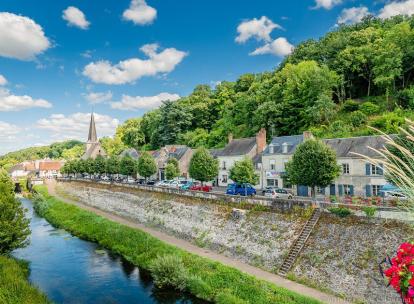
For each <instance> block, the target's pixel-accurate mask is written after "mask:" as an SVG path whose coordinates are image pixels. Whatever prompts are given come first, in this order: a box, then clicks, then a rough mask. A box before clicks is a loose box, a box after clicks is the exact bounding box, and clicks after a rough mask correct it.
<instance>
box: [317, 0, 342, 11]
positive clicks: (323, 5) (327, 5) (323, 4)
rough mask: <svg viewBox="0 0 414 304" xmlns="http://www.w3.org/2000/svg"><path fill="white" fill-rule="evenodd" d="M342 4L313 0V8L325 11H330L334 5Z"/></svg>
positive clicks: (340, 1) (336, 0)
mask: <svg viewBox="0 0 414 304" xmlns="http://www.w3.org/2000/svg"><path fill="white" fill-rule="evenodd" d="M341 3H342V0H315V7H314V8H316V9H318V8H324V9H327V10H330V9H331V8H333V7H334V6H336V5H339V4H341Z"/></svg>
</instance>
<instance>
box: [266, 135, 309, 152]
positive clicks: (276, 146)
mask: <svg viewBox="0 0 414 304" xmlns="http://www.w3.org/2000/svg"><path fill="white" fill-rule="evenodd" d="M302 142H303V135H292V136H279V137H273V139H272V141H271V143H270V144H269V145H268V146H267V147H266V149H265V150H264V151H263V154H264V155H266V154H293V153H294V152H295V150H296V147H297V146H298V145H299V144H300V143H302ZM284 144H285V145H287V153H283V145H284ZM271 146H272V147H273V153H271Z"/></svg>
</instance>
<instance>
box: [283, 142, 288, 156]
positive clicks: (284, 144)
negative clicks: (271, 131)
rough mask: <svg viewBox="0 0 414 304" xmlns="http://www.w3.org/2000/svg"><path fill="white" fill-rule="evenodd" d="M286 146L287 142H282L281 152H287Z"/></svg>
mask: <svg viewBox="0 0 414 304" xmlns="http://www.w3.org/2000/svg"><path fill="white" fill-rule="evenodd" d="M288 146H289V144H288V143H283V145H282V153H283V154H286V153H288Z"/></svg>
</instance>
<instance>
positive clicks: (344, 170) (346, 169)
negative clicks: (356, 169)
mask: <svg viewBox="0 0 414 304" xmlns="http://www.w3.org/2000/svg"><path fill="white" fill-rule="evenodd" d="M342 174H349V164H342Z"/></svg>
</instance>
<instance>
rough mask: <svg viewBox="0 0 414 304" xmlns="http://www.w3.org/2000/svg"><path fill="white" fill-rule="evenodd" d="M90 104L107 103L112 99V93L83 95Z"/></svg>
mask: <svg viewBox="0 0 414 304" xmlns="http://www.w3.org/2000/svg"><path fill="white" fill-rule="evenodd" d="M83 96H84V97H85V99H86V100H87V101H88V102H89V103H90V104H98V103H102V102H107V101H110V100H111V99H112V92H111V91H108V92H90V93H88V94H84V95H83Z"/></svg>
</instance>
